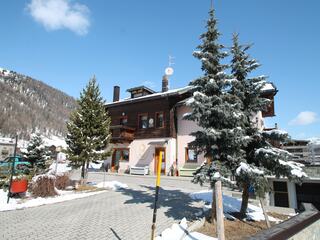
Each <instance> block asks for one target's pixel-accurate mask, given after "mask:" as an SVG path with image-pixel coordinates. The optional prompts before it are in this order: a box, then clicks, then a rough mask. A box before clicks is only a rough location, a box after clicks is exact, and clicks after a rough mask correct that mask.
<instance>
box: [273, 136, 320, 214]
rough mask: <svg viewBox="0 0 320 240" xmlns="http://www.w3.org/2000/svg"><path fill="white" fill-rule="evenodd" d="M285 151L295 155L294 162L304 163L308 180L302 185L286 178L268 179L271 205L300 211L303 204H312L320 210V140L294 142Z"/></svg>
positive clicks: (286, 145)
mask: <svg viewBox="0 0 320 240" xmlns="http://www.w3.org/2000/svg"><path fill="white" fill-rule="evenodd" d="M282 148H283V149H285V150H287V151H289V152H290V153H292V154H293V156H292V159H291V160H292V161H296V162H299V163H303V164H304V165H305V166H304V167H303V170H304V172H305V173H306V174H307V175H308V178H306V179H304V180H303V182H302V183H301V184H298V183H294V182H292V181H289V180H288V179H286V178H281V179H276V178H275V177H270V178H268V181H269V183H270V186H271V188H272V191H271V193H270V196H269V204H270V205H271V206H277V207H290V208H294V209H298V208H299V206H300V204H301V203H302V202H305V203H312V204H313V205H314V206H315V207H316V208H317V209H319V210H320V140H315V141H309V140H292V141H290V142H288V143H286V144H285V145H284V146H283V147H282Z"/></svg>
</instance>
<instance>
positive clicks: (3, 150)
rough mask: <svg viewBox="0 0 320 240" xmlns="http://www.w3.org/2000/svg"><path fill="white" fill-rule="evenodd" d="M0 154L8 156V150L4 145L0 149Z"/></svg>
mask: <svg viewBox="0 0 320 240" xmlns="http://www.w3.org/2000/svg"><path fill="white" fill-rule="evenodd" d="M1 154H2V155H3V156H8V155H9V150H8V149H7V148H6V147H4V148H3V149H2V151H1Z"/></svg>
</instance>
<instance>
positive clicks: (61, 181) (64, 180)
mask: <svg viewBox="0 0 320 240" xmlns="http://www.w3.org/2000/svg"><path fill="white" fill-rule="evenodd" d="M69 185H70V177H69V174H68V173H60V174H57V175H56V182H55V187H56V188H57V189H59V190H64V189H66V187H67V186H69Z"/></svg>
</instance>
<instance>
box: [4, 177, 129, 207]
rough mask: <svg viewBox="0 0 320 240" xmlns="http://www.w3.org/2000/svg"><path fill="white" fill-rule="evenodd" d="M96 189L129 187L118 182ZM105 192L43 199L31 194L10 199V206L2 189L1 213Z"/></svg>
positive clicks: (69, 192)
mask: <svg viewBox="0 0 320 240" xmlns="http://www.w3.org/2000/svg"><path fill="white" fill-rule="evenodd" d="M96 187H97V188H104V189H109V190H113V191H116V190H119V189H123V188H128V185H126V184H123V183H121V182H117V181H111V182H102V183H99V184H97V185H96ZM105 192H107V191H104V190H101V191H94V192H81V193H80V192H75V191H59V194H60V195H59V196H55V197H47V198H41V197H38V198H32V197H31V196H30V194H29V193H27V198H24V199H18V198H10V201H9V204H7V196H8V192H4V191H3V189H0V212H1V211H10V210H16V209H24V208H29V207H37V206H41V205H47V204H52V203H59V202H64V201H70V200H74V199H79V198H84V197H89V196H92V195H96V194H100V193H105Z"/></svg>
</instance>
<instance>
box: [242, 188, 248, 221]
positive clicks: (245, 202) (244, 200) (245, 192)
mask: <svg viewBox="0 0 320 240" xmlns="http://www.w3.org/2000/svg"><path fill="white" fill-rule="evenodd" d="M242 186H243V190H242V202H241V209H240V215H241V217H246V216H247V214H246V212H247V208H248V202H249V184H247V183H244V184H243V185H242Z"/></svg>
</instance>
